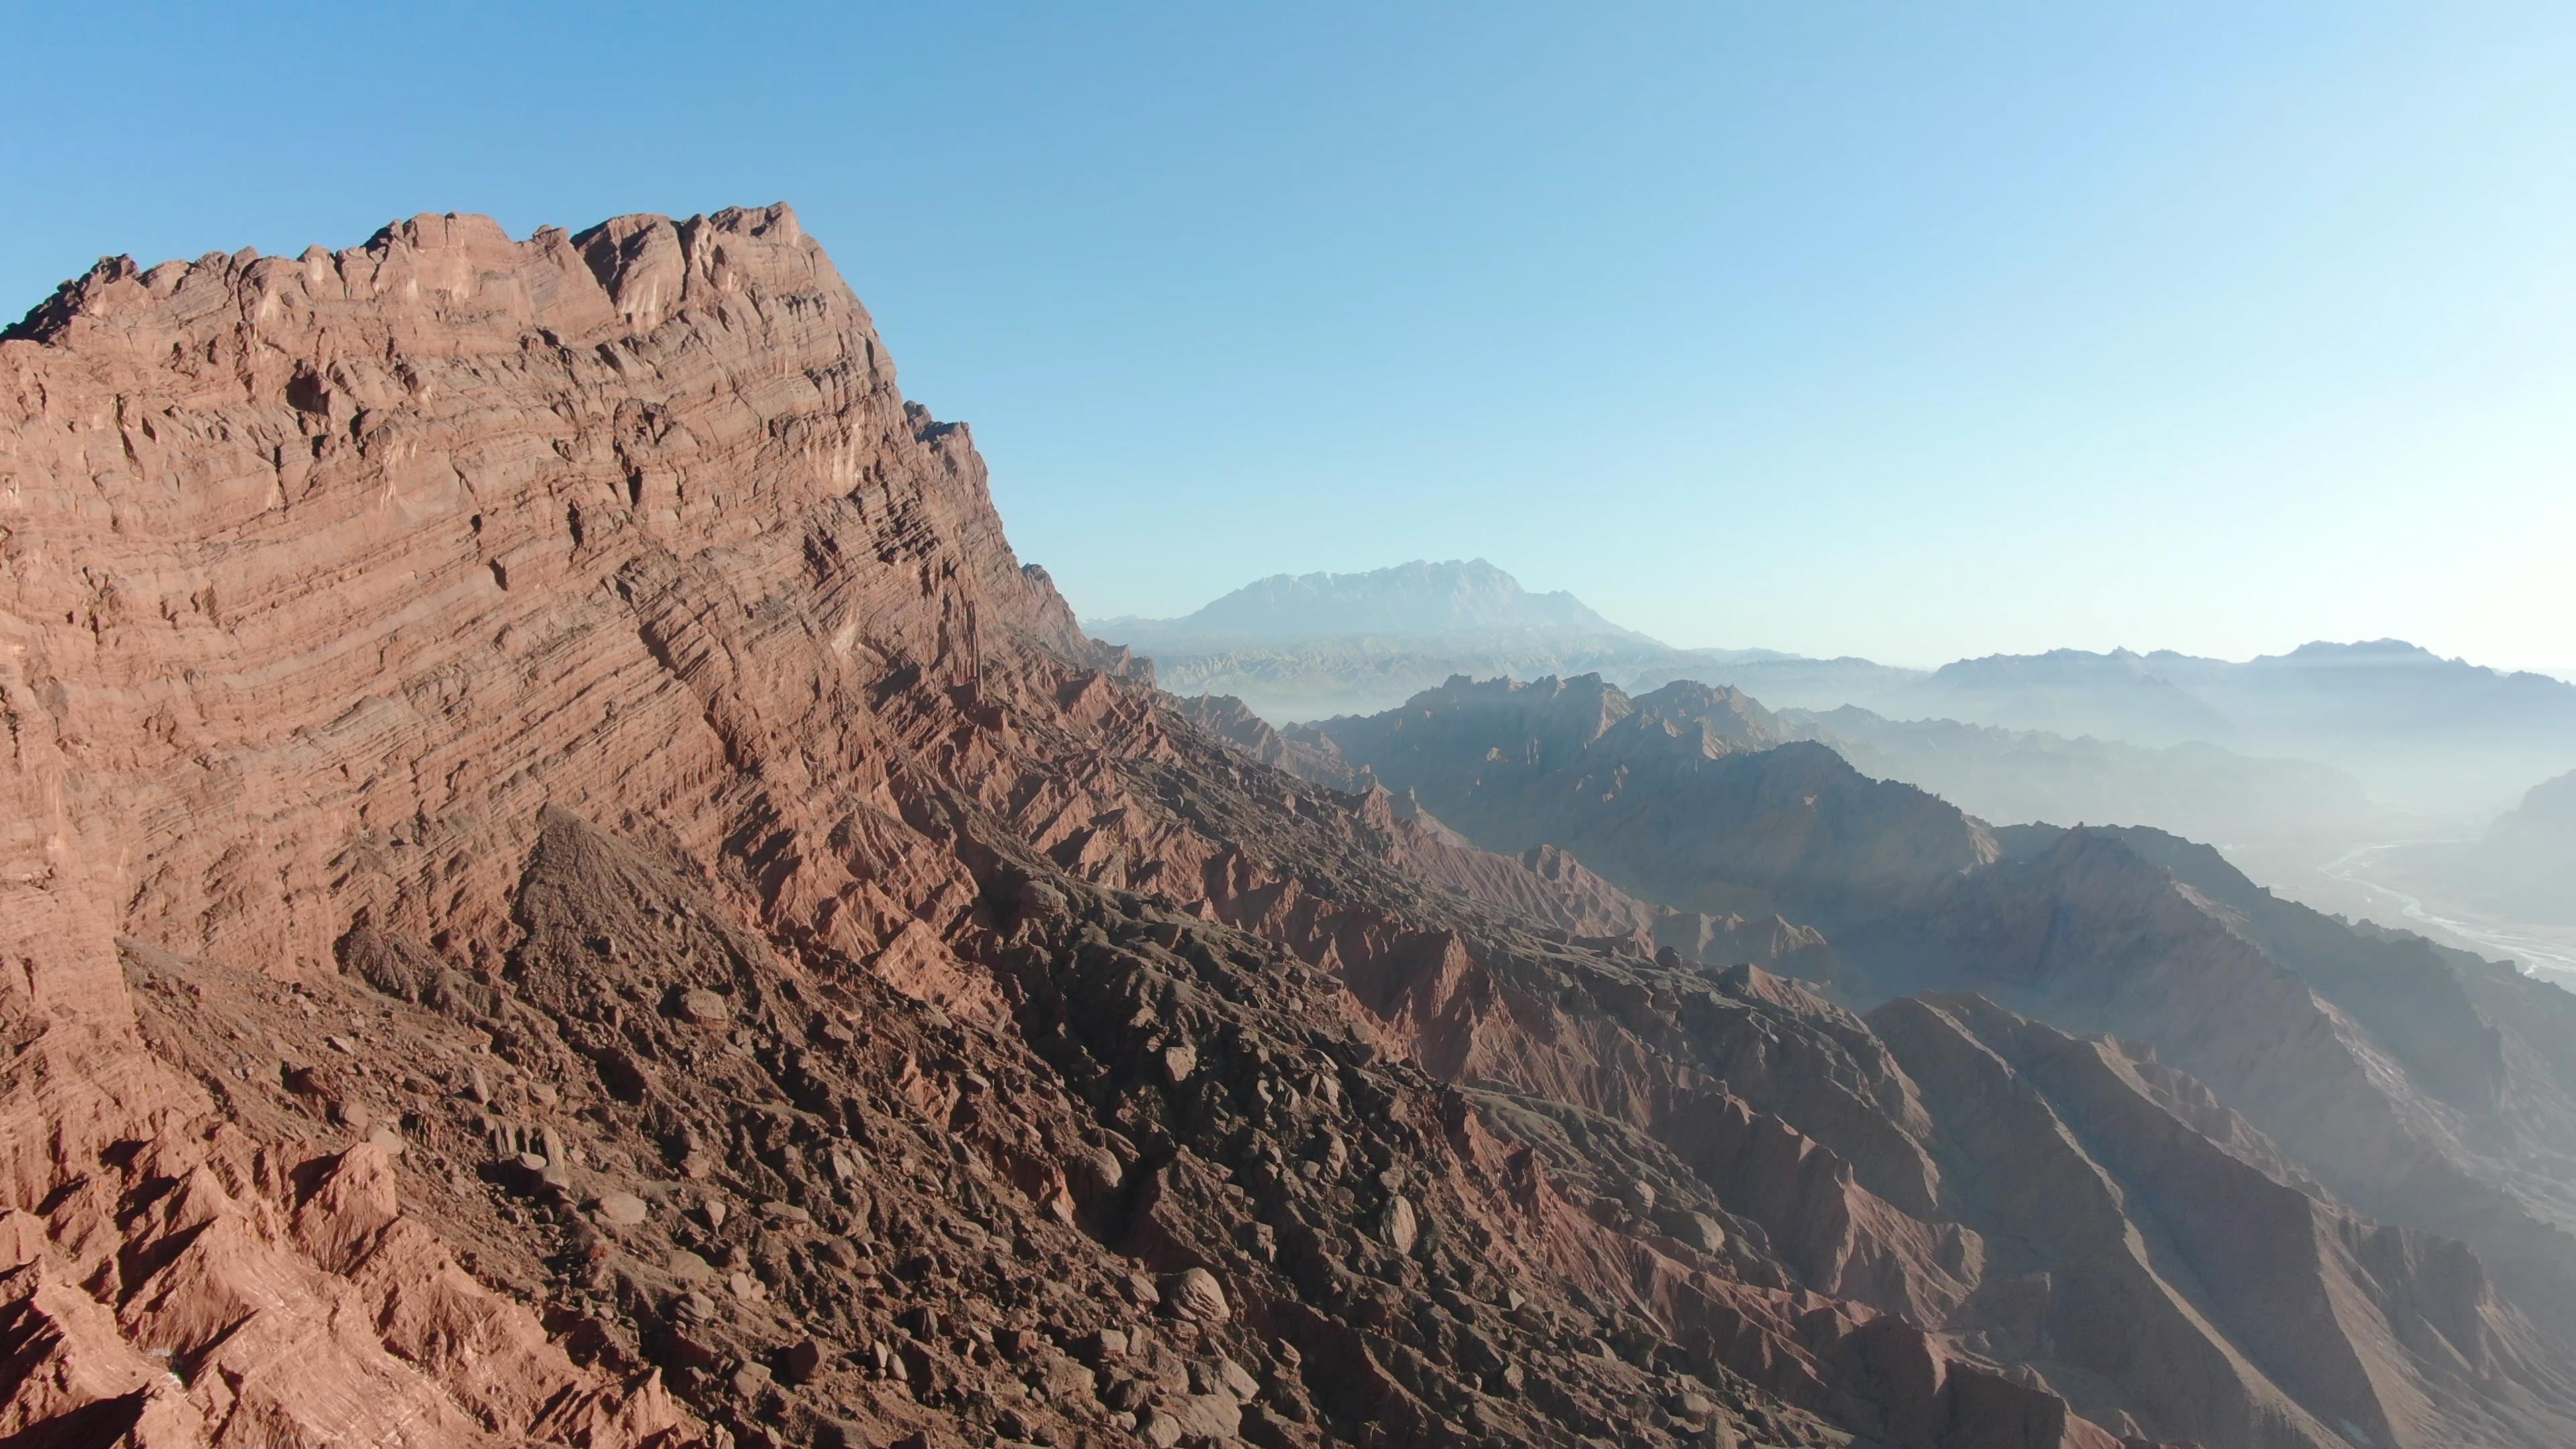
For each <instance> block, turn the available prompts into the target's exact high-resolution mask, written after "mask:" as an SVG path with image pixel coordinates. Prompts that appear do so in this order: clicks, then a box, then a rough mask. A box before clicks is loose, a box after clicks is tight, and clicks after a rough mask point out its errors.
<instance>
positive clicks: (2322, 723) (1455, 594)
mask: <svg viewBox="0 0 2576 1449" xmlns="http://www.w3.org/2000/svg"><path fill="white" fill-rule="evenodd" d="M1086 627H1087V628H1088V629H1089V630H1090V631H1091V632H1092V633H1094V634H1096V635H1098V636H1100V637H1102V638H1104V639H1107V640H1108V641H1110V642H1112V643H1116V644H1125V645H1130V646H1132V647H1134V648H1135V649H1136V650H1137V651H1139V652H1140V653H1144V654H1148V655H1150V656H1152V657H1153V659H1154V660H1155V663H1156V667H1157V670H1158V674H1159V677H1160V679H1161V682H1162V683H1163V685H1164V686H1165V687H1166V688H1168V689H1170V690H1172V691H1174V692H1175V693H1180V694H1198V693H1211V694H1222V695H1232V696H1235V697H1238V698H1240V699H1241V700H1243V701H1244V703H1245V704H1247V705H1248V706H1249V707H1250V708H1252V709H1253V710H1254V711H1255V712H1257V713H1259V714H1260V715H1262V716H1263V717H1265V718H1267V719H1269V720H1271V721H1273V722H1274V723H1278V722H1285V721H1291V720H1312V719H1324V718H1329V717H1331V716H1334V715H1342V714H1367V713H1374V712H1377V711H1380V710H1384V709H1388V708H1391V707H1393V706H1394V705H1397V704H1399V703H1402V702H1403V701H1404V700H1406V699H1408V698H1411V697H1412V696H1413V695H1414V694H1417V693H1419V692H1420V691H1422V690H1424V689H1429V688H1434V687H1437V686H1438V685H1440V684H1441V683H1442V682H1444V681H1445V680H1447V679H1448V678H1450V677H1451V676H1453V675H1466V676H1468V677H1469V678H1476V679H1483V678H1492V677H1496V676H1507V677H1511V678H1516V679H1534V678H1542V677H1546V676H1550V675H1554V676H1557V677H1560V678H1571V677H1573V676H1576V675H1581V674H1593V673H1597V674H1600V675H1601V676H1603V677H1604V678H1605V679H1609V680H1612V681H1615V682H1619V683H1621V684H1622V685H1623V686H1624V687H1625V688H1627V689H1630V690H1634V691H1640V692H1643V691H1650V690H1653V689H1655V688H1657V687H1659V686H1661V685H1663V684H1665V683H1668V682H1671V681H1673V680H1676V679H1686V680H1696V681H1699V682H1702V683H1708V684H1723V685H1729V686H1732V687H1734V688H1737V689H1741V690H1743V691H1745V692H1746V693H1748V694H1750V695H1752V696H1753V697H1754V698H1756V699H1758V700H1760V701H1761V702H1762V703H1763V704H1764V705H1765V706H1766V707H1768V708H1771V709H1798V710H1809V711H1818V712H1830V711H1834V710H1838V709H1842V708H1846V707H1852V708H1857V709H1859V710H1865V711H1868V712H1869V713H1870V714H1872V715H1875V716H1878V717H1879V718H1878V719H1877V721H1876V722H1875V723H1866V722H1864V721H1861V720H1858V719H1847V720H1846V721H1845V726H1846V728H1845V729H1844V731H1843V732H1842V733H1843V742H1844V743H1846V744H1849V745H1851V746H1852V747H1854V748H1855V749H1857V750H1859V751H1860V752H1862V753H1865V754H1874V759H1875V761H1876V764H1877V765H1878V766H1881V767H1884V768H1886V769H1888V770H1889V771H1890V772H1891V774H1892V776H1893V777H1894V778H1901V779H1907V780H1910V781H1913V782H1915V783H1920V784H1924V785H1926V786H1928V787H1930V788H1935V789H1939V790H1942V791H1943V792H1944V793H1950V792H1952V791H1957V792H1958V798H1960V799H1961V801H1962V803H1964V804H1969V805H1970V808H1975V809H1979V810H1981V811H1991V812H1993V813H1994V815H1995V818H1998V819H2012V818H2016V817H2022V816H2023V815H2024V812H2025V811H2030V810H2033V809H2035V808H2037V807H2041V806H2045V807H2048V808H2049V809H2050V810H2053V812H2054V813H2053V814H2038V815H2035V816H2031V817H2029V818H2046V819H2055V820H2057V821H2058V822H2059V823H2071V821H2072V820H2074V819H2090V818H2095V817H2093V816H2092V815H2091V814H2090V813H2088V812H2089V811H2090V809H2091V808H2093V807H2094V805H2095V804H2096V803H2097V802H2106V803H2110V804H2112V805H2114V806H2116V807H2117V808H2122V809H2148V808H2153V809H2154V810H2156V811H2159V812H2161V814H2143V815H2141V817H2140V818H2139V820H2138V821H2136V822H2133V823H2152V824H2157V825H2160V826H2164V827H2166V828H2173V829H2178V830H2183V831H2186V832H2187V833H2194V834H2203V835H2213V836H2219V837H2222V838H2235V837H2237V836H2239V835H2241V831H2239V830H2236V829H2232V828H2226V817H2227V814H2228V813H2229V812H2232V813H2234V814H2235V815H2237V816H2240V817H2244V818H2246V819H2247V820H2248V821H2249V822H2250V823H2259V822H2262V821H2280V820H2289V819H2293V818H2295V820H2296V821H2297V822H2298V823H2299V824H2300V825H2301V827H2302V828H2305V827H2306V826H2307V825H2309V824H2312V823H2319V822H2322V821H2324V820H2326V819H2328V818H2333V819H2335V820H2336V821H2337V825H2336V828H2338V829H2340V828H2342V827H2343V826H2344V825H2347V824H2349V823H2350V820H2349V817H2350V814H2351V810H2350V808H2349V807H2350V806H2351V804H2352V802H2351V800H2350V798H2349V795H2350V792H2349V791H2348V789H2347V787H2346V785H2345V784H2343V783H2339V782H2336V781H2335V779H2334V777H2333V776H2332V775H2331V774H2330V773H2329V774H2319V773H2318V772H2316V771H2315V770H2313V769H2310V768H2308V767H2306V766H2304V765H2299V764H2297V763H2295V762H2300V761H2306V762H2313V763H2314V764H2317V765H2324V766H2327V767H2330V771H2340V772H2341V774H2342V776H2344V777H2348V778H2349V779H2350V780H2357V781H2358V782H2359V783H2360V786H2361V787H2362V788H2363V789H2365V790H2366V791H2367V793H2368V794H2369V796H2370V797H2371V798H2372V799H2374V800H2375V801H2377V802H2378V803H2379V804H2381V805H2384V806H2391V807H2396V808H2401V809H2404V810H2407V811H2411V812H2415V813H2417V814H2420V815H2425V816H2430V817H2435V818H2438V819H2442V820H2448V821H2457V822H2473V821H2476V820H2481V819H2483V818H2485V817H2486V816H2488V815H2490V814H2492V813H2493V812H2494V811H2496V810H2498V809H2501V808H2503V807H2504V806H2506V805H2508V804H2509V803H2510V802H2511V801H2512V800H2513V799H2515V798H2516V797H2517V796H2518V795H2519V794H2520V792H2521V791H2522V790H2523V789H2524V788H2525V787H2526V786H2528V784H2529V783H2530V782H2531V781H2532V780H2535V779H2540V778H2545V777H2547V776H2550V775H2554V774H2557V773H2559V772H2562V771H2565V770H2567V769H2569V768H2571V767H2576V684H2570V683H2569V682H2567V681H2566V680H2562V679H2558V678H2554V677H2552V676H2549V675H2544V674H2534V673H2525V672H2508V671H2501V670H2495V669H2489V668H2485V667H2483V666H2479V665H2474V664H2470V663H2468V662H2466V661H2465V660H2459V659H2443V658H2440V657H2439V656H2437V655H2434V654H2433V653H2431V652H2430V651H2428V650H2425V649H2422V648H2419V647H2417V646H2415V645H2413V644H2409V643H2405V642H2403V641H2400V640H2391V639H2384V640H2377V641H2373V642H2367V643H2353V644H2337V643H2323V642H2320V643H2312V644H2307V645H2303V646H2301V647H2300V648H2298V649H2295V650H2292V651H2291V652H2289V653H2287V654H2281V655H2271V656H2266V657H2263V658H2258V659H2253V660H2250V661H2245V662H2235V661H2229V660H2221V659H2208V658H2202V657H2198V656H2194V655H2188V654H2181V653H2176V652H2173V651H2169V650H2159V651H2156V652H2153V653H2146V654H2140V653H2136V652H2133V651H2130V650H2126V649H2117V650H2112V651H2110V652H2108V653H2094V652H2090V651H2086V650H2078V649H2058V650H2051V651H2049V652H2047V653H2044V654H2029V655H2008V654H1996V655H1989V656H1986V657H1984V658H1980V659H1962V660H1958V661H1956V662H1954V663H1950V664H1946V665H1943V666H1942V667H1941V668H1939V669H1937V670H1932V671H1929V672H1926V671H1923V670H1916V669H1906V668H1900V667H1896V666H1892V665H1884V664H1879V663H1876V662H1874V661H1871V660H1867V659H1859V658H1849V657H1846V658H1839V659H1811V658H1806V657H1803V656H1800V655H1795V654H1788V653H1783V652H1781V651H1778V650H1769V649H1681V648H1675V647H1673V646H1671V645H1668V644H1665V643H1663V642H1661V641H1659V640H1656V639H1653V638H1651V637H1649V636H1647V635H1644V634H1640V633H1637V632H1636V631H1634V630H1630V629H1625V628H1622V627H1620V626H1619V625H1616V624H1613V623H1611V622H1610V621H1609V620H1607V619H1605V618H1603V617H1602V616H1601V615H1600V614H1598V613H1597V612H1595V611H1593V610H1592V609H1590V608H1589V607H1587V606H1585V605H1584V604H1583V603H1582V602H1581V601H1580V600H1578V599H1576V598H1575V597H1574V596H1573V595H1571V594H1566V593H1543V594H1542V593H1532V592H1530V591H1528V590H1526V589H1524V588H1522V587H1521V585H1520V584H1519V582H1518V581H1517V580H1515V579H1514V578H1513V577H1512V576H1511V575H1510V574H1508V573H1506V572H1504V571H1503V570H1501V569H1499V568H1496V567H1495V566H1494V565H1493V564H1491V563H1488V562H1486V561H1485V560H1482V559H1476V560H1470V561H1466V562H1448V563H1428V562H1415V563H1409V564H1403V565H1399V566H1397V567H1394V568H1387V569H1378V570H1374V571H1371V572H1367V573H1354V574H1306V575H1299V576H1290V575H1281V576H1279V577H1276V578H1272V579H1265V580H1263V581H1261V582H1259V583H1256V584H1252V585H1249V586H1247V587H1245V588H1242V589H1238V590H1236V591H1235V592H1233V593H1231V594H1228V595H1226V596H1225V597H1224V598H1222V599H1219V600H1217V601H1216V602H1214V603H1212V604H1209V605H1208V606H1207V607H1205V608H1203V609H1200V610H1198V611H1197V612H1196V613H1193V614H1189V615H1186V616H1184V617H1182V618H1178V619H1132V618H1131V619H1104V620H1097V621H1093V622H1091V623H1089V624H1088V625H1086ZM1893 721H1956V722H1959V723H1962V724H1970V725H1984V726H1992V727H1996V728H1999V729H2002V730H2006V731H2012V732H2016V733H2018V734H2021V735H2025V736H2030V737H2032V738H2028V739H2024V740H2021V741H2019V742H2006V741H2003V740H2001V739H1998V738H1994V737H1984V736H1969V735H1963V734H1954V735H1949V736H1945V737H1941V738H1940V739H1938V740H1936V739H1935V737H1934V736H1933V735H1932V734H1930V733H1927V732H1923V731H1916V732H1914V733H1913V734H1912V735H1910V736H1906V737H1904V738H1899V737H1898V736H1896V735H1894V734H1891V733H1890V732H1889V730H1888V729H1887V728H1886V726H1887V725H1888V724H1890V722H1893ZM1813 727H1814V728H1816V729H1819V730H1823V731H1827V732H1832V730H1833V727H1832V726H1830V725H1827V724H1823V723H1821V722H1819V723H1816V724H1815V725H1814V726H1813ZM2041 737H2045V738H2041ZM2086 737H2090V740H2091V741H2092V742H2094V747H2092V748H2088V749H2083V750H2077V749H2075V748H2073V742H2075V741H2078V740H2083V739H2085V738H2086ZM2106 743H2116V744H2118V745H2122V746H2127V747H2133V748H2131V749H2129V750H2127V751H2126V752H2123V751H2121V750H2117V749H2110V748H2103V747H2101V746H2102V745H2104V744H2106ZM2183 746H2193V747H2195V748H2192V749H2189V750H2181V752H2180V753H2170V752H2173V751H2177V750H2178V749H2180V747H2183ZM2210 747H2216V748H2217V751H2218V752H2215V753H2214V752H2213V751H2212V749H2211V748H2210ZM2078 756H2082V757H2084V758H2085V759H2086V760H2087V761H2088V763H2087V764H2086V765H2084V766H2083V767H2082V768H2081V769H2077V768H2076V767H2075V766H2073V765H2072V763H2071V761H2072V760H2073V759H2075V758H2076V757H2078ZM2266 757H2271V758H2276V759H2277V760H2279V761H2282V762H2285V763H2284V764H2283V766H2282V768H2281V769H2279V770H2274V769H2270V768H2268V767H2266V766H2262V765H2258V764H2257V763H2256V761H2259V760H2263V759H2265V758H2266ZM2043 760H2045V761H2048V762H2049V763H2048V764H2047V765H2046V767H2045V768H2043V769H2041V770H2040V776H2042V777H2044V776H2047V775H2049V774H2051V773H2052V772H2053V773H2054V774H2055V775H2056V776H2057V777H2059V778H2060V780H2061V781H2062V782H2063V783H2064V784H2065V785H2066V789H2065V791H2063V792H2054V793H2053V792H2051V791H2049V790H2047V789H2044V788H2042V787H2041V786H2040V785H2039V784H2038V779H2037V778H2036V777H2034V776H2033V775H2032V774H2031V767H2033V766H2035V765H2038V764H2039V763H2040V762H2041V761H2043ZM2115 760H2116V761H2117V764H2116V765H2115V764H2114V763H2112V762H2113V761H2115ZM2078 775H2084V776H2087V777H2088V783H2086V784H2085V785H2083V786H2082V787H2081V788H2078V787H2077V786H2076V785H2075V778H2076V776H2078ZM2293 777H2295V778H2293ZM2257 778H2260V779H2263V780H2264V781H2265V783H2264V784H2262V785H2261V786H2260V787H2258V788H2250V789H2249V788H2248V782H2249V781H2251V780H2254V779H2257ZM2115 779H2117V780H2118V781H2119V783H2117V784H2113V783H2112V782H2113V781H2114V780H2115ZM2222 781H2223V782H2226V783H2220V782H2222ZM2212 791H2217V792H2219V793H2220V794H2221V795H2232V796H2234V797H2235V801H2236V802H2237V803H2227V802H2225V801H2223V800H2210V801H2208V802H2207V803H2210V804H2216V805H2220V806H2222V807H2223V808H2222V809H2221V811H2220V813H2219V814H2216V815H2212V814H2209V813H2207V812H2206V811H2204V810H2203V809H2202V808H2201V805H2199V804H2189V805H2186V806H2184V807H2183V808H2181V809H2180V810H2176V809H2174V808H2170V807H2174V806H2176V805H2177V804H2178V803H2179V802H2184V801H2185V800H2187V799H2188V798H2190V797H2207V796H2209V795H2210V792H2212ZM2158 801H2162V802H2163V803H2162V804H2156V803H2155V802H2158ZM2301 802H2304V803H2303V804H2302V803H2301ZM2294 805H2298V806H2299V808H2298V810H2297V811H2296V813H2295V816H2293V815H2292V814H2289V813H2285V812H2291V811H2292V808H2293V806H2294ZM2213 827H2218V828H2213Z"/></svg>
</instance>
